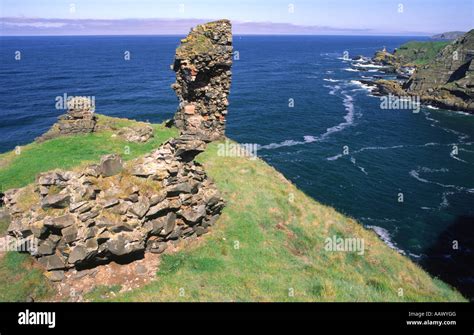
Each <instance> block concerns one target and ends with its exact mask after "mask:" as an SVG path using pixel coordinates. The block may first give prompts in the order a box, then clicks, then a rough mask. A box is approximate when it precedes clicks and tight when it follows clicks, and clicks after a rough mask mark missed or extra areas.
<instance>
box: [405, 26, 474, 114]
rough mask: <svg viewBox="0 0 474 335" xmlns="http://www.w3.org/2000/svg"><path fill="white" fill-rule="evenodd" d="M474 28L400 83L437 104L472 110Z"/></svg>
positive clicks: (473, 105) (473, 92) (411, 91)
mask: <svg viewBox="0 0 474 335" xmlns="http://www.w3.org/2000/svg"><path fill="white" fill-rule="evenodd" d="M473 58H474V30H471V31H469V32H468V33H466V34H465V35H464V36H462V37H460V38H458V39H457V40H455V41H454V42H453V43H451V44H449V45H448V46H446V47H445V48H444V49H443V50H441V52H440V53H439V54H438V56H437V57H436V58H435V59H434V61H432V62H430V63H428V64H427V65H425V66H423V67H419V68H418V69H417V70H416V72H415V73H414V74H413V76H411V77H410V79H409V80H408V81H407V82H406V83H405V84H404V85H403V88H404V89H405V90H406V91H407V92H408V93H409V94H415V95H419V96H421V97H422V100H423V101H426V102H428V103H430V104H433V105H435V106H438V107H443V108H450V109H456V110H464V111H468V112H474V76H473V75H474V62H473Z"/></svg>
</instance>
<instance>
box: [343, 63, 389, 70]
mask: <svg viewBox="0 0 474 335" xmlns="http://www.w3.org/2000/svg"><path fill="white" fill-rule="evenodd" d="M351 65H352V66H354V67H361V68H367V69H385V68H386V66H383V65H376V64H358V63H356V64H351Z"/></svg>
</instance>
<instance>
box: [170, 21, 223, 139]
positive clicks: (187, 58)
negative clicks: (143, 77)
mask: <svg viewBox="0 0 474 335" xmlns="http://www.w3.org/2000/svg"><path fill="white" fill-rule="evenodd" d="M231 66H232V31H231V23H230V21H229V20H219V21H214V22H209V23H206V24H202V25H198V26H197V27H195V28H193V29H192V30H191V32H190V33H189V35H188V36H187V37H186V38H185V39H183V40H181V45H180V46H179V47H178V49H177V50H176V56H175V60H174V64H173V65H172V67H173V70H174V71H175V72H176V83H174V84H173V85H172V88H173V89H174V90H175V92H176V95H177V96H178V99H179V102H180V104H179V107H178V110H177V112H176V115H175V117H174V123H175V125H176V127H177V128H179V129H180V132H181V134H182V135H191V136H193V137H194V138H197V139H200V140H203V141H206V142H210V141H214V140H217V139H220V138H222V137H223V136H224V133H225V122H226V115H227V106H228V105H229V102H228V95H229V90H230V82H231V71H230V70H231Z"/></svg>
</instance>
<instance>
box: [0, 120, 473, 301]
mask: <svg viewBox="0 0 474 335" xmlns="http://www.w3.org/2000/svg"><path fill="white" fill-rule="evenodd" d="M173 133H175V131H174V130H173V131H171V130H169V129H164V128H161V126H157V137H156V138H155V140H154V141H156V143H155V144H157V143H158V142H159V140H160V139H161V140H164V139H166V138H167V137H169V136H171V135H173ZM88 136H93V137H94V139H88V140H86V141H85V142H82V145H80V146H79V145H77V142H76V141H83V137H76V138H74V139H72V138H62V139H58V140H51V141H49V142H45V143H43V144H39V145H38V144H32V145H31V147H29V149H28V150H34V152H35V155H30V154H25V153H27V152H28V151H27V150H24V151H23V153H22V154H21V155H20V157H15V158H14V159H13V160H11V161H9V162H6V163H5V164H4V166H3V167H0V180H2V182H3V183H5V182H7V181H8V180H7V179H6V178H7V177H6V176H14V177H15V180H14V181H8V182H9V183H10V185H12V186H21V185H24V184H25V183H27V182H28V181H31V180H33V179H34V174H35V173H37V172H39V171H42V169H50V168H54V167H58V166H72V165H74V164H77V163H79V160H82V161H89V160H93V159H96V158H97V157H98V156H100V154H102V153H105V152H109V150H111V148H112V150H114V149H115V150H119V152H120V150H121V148H122V146H123V145H124V143H120V142H121V141H119V140H118V139H110V136H108V137H107V136H105V135H103V134H95V135H88ZM53 141H56V142H53ZM217 145H218V144H217V143H214V144H212V145H210V146H209V148H208V150H207V151H206V152H205V153H203V154H201V155H200V156H199V160H200V161H201V162H202V163H203V164H204V165H205V167H206V169H207V171H208V173H209V175H210V176H211V177H213V178H214V180H215V181H216V183H217V185H218V187H219V189H220V190H221V191H222V192H223V195H224V197H225V199H226V200H227V202H228V204H227V206H226V208H225V210H224V212H223V215H222V217H221V218H220V219H219V221H218V223H217V224H216V226H214V227H213V228H212V230H211V233H209V234H207V235H205V236H204V237H203V238H202V239H200V241H199V243H197V244H195V245H194V246H192V247H191V248H188V249H186V250H183V251H180V252H178V253H174V254H169V255H163V257H162V260H161V264H160V270H159V271H158V274H157V280H156V281H153V282H152V283H150V284H148V285H147V286H144V287H142V288H140V289H136V290H134V291H131V292H126V293H122V294H118V295H117V297H116V298H115V300H119V301H428V300H429V301H448V300H457V301H462V300H464V299H463V298H462V296H461V295H460V294H458V293H457V292H455V291H454V290H453V289H451V288H450V287H448V285H446V284H444V283H442V282H441V281H439V280H436V279H432V278H430V276H429V275H428V274H427V273H426V272H424V271H423V270H421V269H420V268H419V267H418V266H416V265H414V264H413V263H412V262H411V261H410V260H408V259H407V258H405V257H403V256H401V255H399V254H398V253H396V252H395V251H393V250H391V249H390V248H388V247H387V246H386V245H385V244H384V243H383V242H381V241H380V240H379V239H378V238H377V236H376V235H375V234H374V233H373V232H371V231H368V230H366V229H364V228H363V227H362V226H361V225H359V224H358V223H357V222H355V221H354V220H352V219H350V218H347V217H345V216H343V215H341V214H339V213H337V212H336V211H335V210H334V209H332V208H329V207H326V206H323V205H321V204H319V203H317V202H315V201H314V200H312V199H311V198H309V197H308V196H306V195H305V194H303V193H302V192H301V191H299V190H298V189H297V188H296V187H295V186H294V185H292V184H291V183H290V182H288V181H287V180H286V179H285V178H284V177H283V176H282V175H281V174H279V173H278V172H277V171H276V170H274V169H273V168H272V167H270V166H268V165H267V164H266V163H264V162H263V161H261V160H250V159H248V158H232V157H218V156H217ZM44 146H46V147H48V150H44ZM138 146H139V147H137V148H135V149H132V153H133V154H132V155H130V156H131V157H129V158H132V157H135V156H137V155H139V154H141V153H142V151H143V152H144V151H146V150H149V149H150V147H152V146H154V145H150V146H149V145H148V144H147V145H138ZM56 147H59V148H61V149H56ZM57 150H61V152H62V154H63V157H62V159H61V160H52V158H53V157H52V156H51V153H53V154H54V155H56V154H57ZM73 152H74V154H72V155H71V153H73ZM10 155H11V154H10ZM38 155H40V156H38ZM5 156H6V157H8V154H7V155H5ZM54 157H56V156H54ZM73 157H74V159H75V160H76V161H75V162H73V161H71V160H72V159H73ZM44 161H52V162H50V163H49V164H46V163H44ZM35 164H40V165H39V166H36V165H35ZM45 164H46V165H45ZM25 170H26V171H25ZM28 171H29V172H28ZM15 172H16V173H15ZM16 174H20V175H21V177H16ZM23 178H26V180H24V179H23ZM333 235H336V236H341V237H359V238H363V239H364V241H365V245H366V248H368V250H366V252H365V254H364V255H363V256H359V255H357V254H356V253H347V252H326V251H325V250H324V240H325V238H326V237H331V236H333ZM237 245H238V248H236V246H237ZM14 255H15V254H11V253H9V254H7V255H6V256H4V257H3V258H2V259H1V260H0V275H2V278H6V279H7V280H2V282H0V300H22V299H24V298H25V297H26V294H27V293H28V288H30V290H31V289H32V287H31V286H29V285H30V284H29V282H27V283H20V282H19V283H16V284H15V287H12V286H11V285H12V284H11V283H12V282H13V281H14V280H15V278H17V277H16V276H17V274H15V272H14V271H13V270H14V269H13V268H12V267H11V266H10V267H9V266H8V264H15V262H17V264H20V266H19V268H21V267H22V268H24V269H27V268H31V266H29V267H28V266H27V265H28V264H27V262H28V261H29V260H28V258H26V257H23V258H19V259H14V258H12V257H15V256H14ZM25 271H26V270H25ZM34 271H36V270H29V271H27V272H26V273H27V274H30V273H35V272H34ZM5 276H6V277H5ZM31 276H33V275H31ZM25 277H28V276H25V275H23V276H22V278H25ZM33 277H34V278H35V281H36V286H35V287H36V289H37V290H38V288H39V289H40V292H39V293H41V294H39V296H40V297H41V296H45V295H47V289H48V284H47V282H46V281H45V280H44V279H42V278H39V279H38V276H36V275H35V276H33ZM400 288H402V289H403V296H399V295H398V293H399V289H400ZM180 289H181V290H180ZM110 290H114V288H110ZM105 291H106V290H105ZM183 293H184V296H182V295H183ZM9 294H10V295H9ZM95 296H97V298H96V299H99V298H100V296H101V295H95Z"/></svg>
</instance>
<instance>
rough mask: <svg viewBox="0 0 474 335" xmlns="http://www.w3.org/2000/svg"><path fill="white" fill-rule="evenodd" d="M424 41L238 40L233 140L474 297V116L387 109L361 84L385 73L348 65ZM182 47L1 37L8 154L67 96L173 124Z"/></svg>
mask: <svg viewBox="0 0 474 335" xmlns="http://www.w3.org/2000/svg"><path fill="white" fill-rule="evenodd" d="M413 39H417V40H421V39H423V38H417V37H386V36H381V37H361V36H358V37H355V36H352V37H348V36H235V37H234V46H235V50H236V51H238V58H239V59H238V60H237V59H236V60H235V61H234V66H233V82H232V89H231V96H230V103H231V105H230V108H229V115H228V125H227V134H228V136H229V137H231V138H233V139H235V140H237V141H239V142H241V143H256V144H258V155H259V156H260V157H261V158H263V159H264V160H265V161H267V162H268V163H269V164H271V165H273V166H274V167H276V168H277V169H278V170H279V171H281V172H282V173H283V174H284V175H285V176H286V177H287V178H288V179H290V180H291V181H292V182H294V183H295V184H296V185H297V186H298V187H299V188H301V189H302V190H303V191H305V192H306V193H307V194H309V195H310V196H312V197H313V198H315V199H316V200H318V201H320V202H322V203H324V204H327V205H330V206H333V207H335V208H336V209H337V210H339V211H341V212H343V213H345V214H347V215H350V216H352V217H354V218H356V219H357V220H358V221H359V222H360V223H362V224H363V225H365V226H366V227H368V228H370V229H373V230H374V231H375V232H376V233H377V234H378V235H379V236H380V237H381V239H383V240H384V241H385V242H386V243H387V244H388V245H389V246H391V247H392V248H394V249H396V250H397V251H398V252H400V253H403V254H405V255H407V256H409V257H411V258H412V259H413V260H414V261H416V262H419V263H420V264H421V265H422V266H423V267H424V268H425V269H427V270H428V271H430V272H431V273H432V274H433V275H435V276H439V277H440V278H442V279H443V280H445V281H447V282H449V283H451V284H452V285H454V286H456V287H457V288H458V289H460V290H461V291H462V292H463V293H464V294H465V295H466V296H468V297H471V298H472V297H474V267H473V264H474V237H473V232H474V226H473V225H474V206H473V204H474V173H473V172H474V169H473V165H474V145H473V144H474V116H471V115H466V114H464V113H458V112H450V111H443V110H434V109H430V108H422V109H421V111H420V112H419V113H413V112H412V111H410V110H393V109H391V110H387V109H381V108H380V103H381V100H380V98H377V97H373V96H371V95H370V92H369V91H368V89H367V88H365V87H364V86H363V85H360V83H359V82H357V80H358V79H364V77H369V78H370V77H372V76H374V75H381V73H379V72H378V69H376V68H371V69H369V71H364V72H358V71H354V70H353V69H352V67H351V61H350V60H344V59H343V57H342V56H343V53H344V51H347V52H348V53H349V57H352V56H355V55H365V56H372V55H373V53H374V52H375V51H376V50H378V49H380V48H382V47H383V46H385V47H387V49H389V50H391V49H393V48H395V47H398V46H399V45H400V44H402V43H404V42H407V41H410V40H413ZM179 40H180V37H179V36H159V37H158V36H152V37H150V36H133V37H119V36H117V37H2V38H0V43H1V44H0V46H1V48H0V87H1V89H0V116H1V119H0V133H1V136H0V152H5V151H8V150H11V149H13V148H14V147H15V146H16V145H22V144H26V143H28V142H31V141H32V140H33V139H34V138H35V137H36V136H38V135H40V134H42V133H44V132H45V131H46V130H47V129H48V128H49V127H50V126H51V125H52V124H53V123H54V122H55V120H56V117H57V116H59V115H60V114H63V113H64V111H62V110H57V109H55V98H56V97H57V96H62V95H64V94H68V95H86V96H95V100H96V110H97V112H98V113H102V114H106V115H111V116H121V117H127V118H134V119H138V120H147V121H150V122H161V121H163V120H165V119H168V118H171V117H172V115H173V114H174V112H175V110H176V107H177V98H176V96H175V95H174V92H173V91H172V90H171V88H170V85H171V84H172V83H173V81H174V73H173V72H172V71H171V70H170V67H169V66H170V64H171V63H172V61H173V56H174V50H175V48H176V46H177V45H178V44H179ZM16 51H20V52H21V60H20V61H17V60H15V52H16ZM126 51H128V52H130V56H131V58H130V60H128V61H127V60H125V59H124V52H126ZM290 99H292V101H293V103H294V106H293V107H291V104H290V103H289V102H290ZM344 149H346V153H347V154H343V150H344ZM453 150H454V151H456V150H457V154H456V153H453ZM400 194H402V195H403V202H400V201H399V198H400ZM453 246H454V247H456V246H457V249H456V248H454V249H453Z"/></svg>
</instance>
